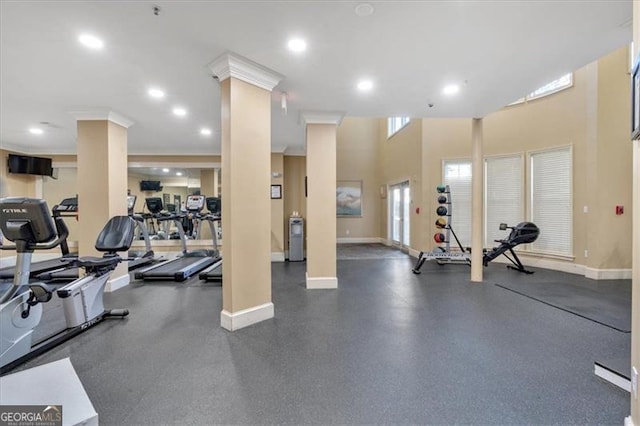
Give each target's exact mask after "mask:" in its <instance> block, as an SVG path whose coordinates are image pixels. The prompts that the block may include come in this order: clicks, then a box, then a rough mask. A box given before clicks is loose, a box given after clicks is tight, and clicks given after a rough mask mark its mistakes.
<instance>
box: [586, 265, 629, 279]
mask: <svg viewBox="0 0 640 426" xmlns="http://www.w3.org/2000/svg"><path fill="white" fill-rule="evenodd" d="M584 276H585V277H587V278H591V279H592V280H630V279H631V276H632V270H631V269H596V268H589V267H588V266H585V267H584Z"/></svg>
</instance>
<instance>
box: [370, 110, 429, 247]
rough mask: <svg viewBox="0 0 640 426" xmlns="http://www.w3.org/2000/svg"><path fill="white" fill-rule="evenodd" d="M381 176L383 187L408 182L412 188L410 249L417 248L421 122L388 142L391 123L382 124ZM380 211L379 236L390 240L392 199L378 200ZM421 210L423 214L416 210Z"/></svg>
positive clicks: (401, 131)
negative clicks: (388, 129)
mask: <svg viewBox="0 0 640 426" xmlns="http://www.w3.org/2000/svg"><path fill="white" fill-rule="evenodd" d="M378 140H379V155H378V158H379V159H380V162H379V166H378V167H379V176H380V184H381V185H389V184H393V183H399V182H401V181H405V180H408V181H409V184H410V187H411V206H410V207H411V213H410V215H409V219H410V230H411V235H410V237H409V238H410V239H411V241H410V246H411V247H416V246H418V244H419V241H420V240H421V238H422V223H421V219H422V215H423V213H424V209H423V208H422V174H423V170H422V125H421V120H420V119H413V118H412V119H411V121H410V122H409V124H407V125H406V126H405V127H404V128H402V129H401V130H400V131H399V132H397V133H395V134H394V135H393V136H391V138H387V119H386V118H385V119H380V120H378ZM378 199H379V202H378V205H379V208H380V225H379V231H378V232H379V235H380V236H381V237H383V238H388V230H387V220H388V218H387V216H388V215H387V212H388V204H387V203H388V201H389V199H388V198H384V199H381V198H380V196H378ZM417 208H420V213H419V214H418V213H416V209H417Z"/></svg>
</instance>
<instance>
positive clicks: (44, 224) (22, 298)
mask: <svg viewBox="0 0 640 426" xmlns="http://www.w3.org/2000/svg"><path fill="white" fill-rule="evenodd" d="M0 212H2V218H1V219H0V229H1V230H2V233H3V235H4V237H5V238H6V239H7V240H9V241H12V242H14V243H15V246H6V245H3V246H1V247H0V248H1V249H2V250H14V249H15V250H16V252H17V259H16V274H15V276H14V280H13V285H12V286H11V287H10V288H9V289H8V290H7V291H6V292H5V293H4V294H3V295H2V296H1V297H0V374H4V373H5V372H7V371H9V370H11V369H12V368H14V367H16V366H17V365H19V364H21V363H23V362H25V361H27V360H29V359H31V358H33V357H35V356H37V355H40V354H42V353H43V352H45V351H47V350H49V349H50V348H52V347H54V346H56V345H58V344H60V343H62V342H64V341H66V340H68V339H70V338H72V337H74V336H76V335H77V334H79V333H81V332H83V331H85V330H87V329H88V328H90V327H92V326H93V325H95V324H97V323H99V322H100V321H102V319H104V318H106V317H120V318H122V317H125V316H127V315H128V314H129V311H128V310H126V309H112V310H105V308H104V304H103V300H102V298H103V293H104V287H105V285H106V283H107V280H108V279H109V277H110V275H111V272H113V270H114V269H115V268H116V266H117V265H118V263H120V262H121V261H122V260H123V259H122V258H121V257H120V256H118V254H117V252H121V251H126V250H128V249H129V247H130V246H131V242H132V240H133V237H134V233H135V222H134V221H133V219H131V218H129V217H128V216H116V217H113V218H111V219H110V220H109V222H107V224H106V225H105V226H104V228H103V229H102V231H101V232H100V234H99V235H98V238H97V240H96V245H95V247H96V249H97V250H98V251H101V252H104V253H105V254H104V255H103V256H102V257H92V256H87V257H79V258H75V259H68V260H63V261H61V262H60V263H61V266H69V267H81V268H84V269H85V270H86V272H87V274H86V275H85V276H84V277H82V278H79V279H77V280H75V281H73V282H71V283H69V284H67V285H65V286H63V287H61V288H59V289H58V290H56V291H55V293H56V295H57V297H58V298H60V299H62V305H63V309H64V316H65V322H66V328H65V329H64V330H62V331H60V332H59V333H57V334H55V335H53V336H50V337H47V338H46V339H44V340H41V341H39V342H35V343H33V342H32V337H33V336H32V335H33V331H34V329H35V328H36V327H37V326H38V324H39V323H40V320H41V318H42V303H46V302H49V301H50V300H51V299H52V298H53V293H54V290H52V289H51V288H50V287H49V286H47V285H46V284H44V283H34V284H29V267H30V264H31V257H32V255H33V252H34V250H46V249H50V248H53V247H56V246H57V245H59V244H60V242H62V241H64V240H65V239H66V238H67V236H68V230H67V227H66V226H65V225H64V222H62V223H61V224H60V223H56V225H57V226H58V229H60V230H61V234H58V233H57V232H56V227H55V225H54V222H53V220H52V218H51V216H49V213H48V207H47V203H46V202H45V201H44V200H39V199H33V198H21V197H13V198H3V199H0ZM58 221H62V219H60V218H56V222H58ZM52 240H53V241H52Z"/></svg>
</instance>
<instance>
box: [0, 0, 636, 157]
mask: <svg viewBox="0 0 640 426" xmlns="http://www.w3.org/2000/svg"><path fill="white" fill-rule="evenodd" d="M0 4H1V6H0V7H1V10H0V13H1V17H0V18H1V19H0V35H1V40H0V49H1V50H0V52H1V53H0V54H1V58H0V59H1V62H0V71H1V76H0V78H1V79H0V84H1V87H0V89H1V92H0V96H1V101H0V108H1V111H0V120H1V122H0V125H1V128H0V143H1V145H2V147H3V148H5V149H15V150H19V151H22V152H26V153H33V154H43V153H44V154H54V153H75V139H76V124H75V118H74V116H73V115H72V114H71V112H72V111H79V110H80V111H88V110H98V109H99V110H112V111H116V112H118V113H120V114H122V115H124V116H126V117H128V118H130V119H131V120H133V121H134V122H135V124H134V125H133V126H132V127H131V128H130V129H129V152H130V153H131V154H217V153H219V152H220V132H219V129H220V108H219V103H220V94H219V86H218V83H217V81H216V80H214V79H213V78H212V77H211V71H210V70H209V68H208V67H207V65H208V64H209V63H210V62H211V61H213V60H214V59H216V58H217V57H218V56H219V55H221V54H222V53H224V52H226V51H231V52H234V53H236V54H239V55H242V56H245V57H247V58H249V59H251V60H253V61H255V62H257V63H259V64H262V65H264V66H266V67H268V68H271V69H272V70H274V71H276V72H278V73H280V74H283V75H284V76H285V79H284V80H283V81H282V82H281V83H280V84H279V85H278V86H277V87H276V88H275V89H274V92H273V96H272V100H273V103H272V106H273V109H272V147H273V149H274V151H282V150H284V149H286V152H290V153H294V152H303V151H304V129H303V127H302V125H300V124H299V122H298V117H299V111H301V110H316V111H344V112H346V115H347V116H362V117H386V116H397V115H408V116H412V117H482V116H484V115H486V114H488V113H491V112H493V111H495V110H497V109H499V108H500V107H502V106H503V105H505V104H507V103H509V102H511V101H513V100H515V99H517V98H519V97H521V96H522V95H524V94H525V93H528V92H530V91H532V90H533V89H536V88H537V87H539V86H541V85H543V84H545V83H547V82H549V81H551V80H553V79H555V78H557V77H558V76H560V75H562V74H564V73H566V72H569V71H573V70H575V69H577V68H579V67H581V66H584V65H585V64H587V63H589V62H591V61H593V60H595V59H598V58H600V57H601V56H603V55H605V54H606V53H609V52H611V51H612V50H614V49H616V48H618V47H621V46H624V45H625V44H626V43H629V42H630V41H631V38H632V29H631V16H632V2H631V0H625V1H616V0H604V1H598V0H589V1H559V0H558V1H540V0H537V1H526V0H522V1H489V0H486V1H424V2H415V1H414V2H401V1H383V2H369V4H370V5H371V6H373V13H372V14H370V15H368V16H359V15H358V14H357V13H356V8H357V6H358V5H360V4H362V2H353V1H322V2H321V1H300V0H298V1H291V2H286V1H277V2H276V1H261V2H258V1H251V2H247V1H226V2H219V1H209V2H205V1H201V2H194V1H171V2H162V1H158V2H154V3H152V2H144V1H111V2H107V1H104V2H96V1H94V2H79V1H65V2H62V1H47V2H42V1H39V2H31V1H20V2H9V1H2V2H1V3H0ZM154 4H155V5H158V6H159V7H160V11H159V13H158V15H155V14H154V13H153V5H154ZM81 33H90V34H93V35H95V36H97V37H100V38H101V39H102V40H103V41H104V48H102V49H100V50H95V51H94V50H90V49H87V48H86V47H85V46H83V45H81V44H80V43H79V42H78V36H79V35H80V34H81ZM292 37H300V38H303V39H304V40H306V42H307V50H306V51H305V52H303V53H302V54H294V53H292V52H290V51H289V50H288V49H287V42H288V40H289V39H290V38H292ZM362 78H369V79H371V80H372V81H373V89H372V90H371V91H369V92H366V93H363V92H361V91H359V90H358V89H357V88H356V85H357V82H358V81H359V80H360V79H362ZM450 83H457V84H460V85H461V90H460V92H459V93H458V94H456V95H454V96H446V95H444V94H442V88H443V87H444V86H445V85H446V84H450ZM150 87H159V88H162V89H163V90H164V91H165V92H166V96H165V98H164V99H162V100H157V99H153V98H151V97H150V96H149V95H148V94H147V91H148V90H149V88H150ZM281 92H286V93H287V97H288V111H287V114H286V115H284V114H283V113H282V110H281V105H280V94H281ZM429 103H432V104H434V106H433V107H432V108H429V107H428V104H429ZM176 105H181V106H183V107H184V108H186V109H187V111H188V114H187V116H185V117H183V118H180V117H176V116H175V115H173V114H172V112H171V111H172V108H173V107H174V106H176ZM43 123H44V124H43ZM32 127H39V128H41V129H42V130H43V131H44V133H43V134H41V135H34V134H31V133H29V129H30V128H32ZM201 127H207V128H210V129H212V131H213V134H212V135H211V136H202V135H200V133H199V131H200V128H201Z"/></svg>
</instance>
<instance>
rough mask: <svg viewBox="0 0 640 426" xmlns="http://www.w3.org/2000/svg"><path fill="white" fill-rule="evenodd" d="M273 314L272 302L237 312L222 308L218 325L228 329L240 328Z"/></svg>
mask: <svg viewBox="0 0 640 426" xmlns="http://www.w3.org/2000/svg"><path fill="white" fill-rule="evenodd" d="M274 316H275V307H274V306H273V303H271V302H270V303H265V304H264V305H259V306H254V307H253V308H248V309H243V310H241V311H237V312H233V313H231V312H229V311H226V310H224V309H223V310H222V312H220V327H222V328H224V329H225V330H229V331H236V330H240V329H241V328H244V327H248V326H250V325H253V324H256V323H259V322H261V321H265V320H268V319H271V318H273V317H274Z"/></svg>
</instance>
